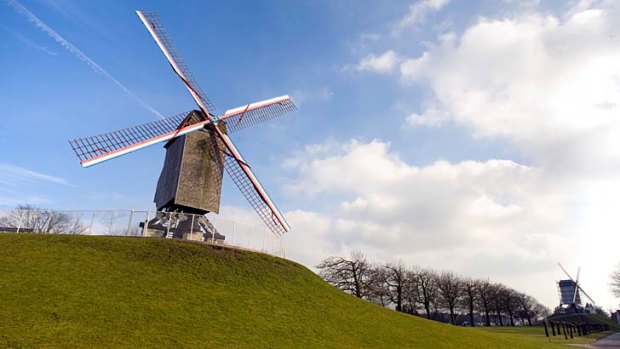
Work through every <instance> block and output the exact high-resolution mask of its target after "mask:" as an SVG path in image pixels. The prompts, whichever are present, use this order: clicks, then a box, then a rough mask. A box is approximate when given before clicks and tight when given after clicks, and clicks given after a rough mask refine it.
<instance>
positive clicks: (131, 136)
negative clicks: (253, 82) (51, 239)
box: [69, 96, 297, 167]
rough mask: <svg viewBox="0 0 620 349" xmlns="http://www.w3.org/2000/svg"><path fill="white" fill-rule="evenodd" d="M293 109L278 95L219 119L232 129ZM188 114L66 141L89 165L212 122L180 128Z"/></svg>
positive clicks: (228, 130)
mask: <svg viewBox="0 0 620 349" xmlns="http://www.w3.org/2000/svg"><path fill="white" fill-rule="evenodd" d="M295 109H297V108H296V107H295V104H293V101H292V100H291V99H290V97H289V96H280V97H276V98H271V99H267V100H264V101H259V102H255V103H250V104H246V105H244V106H241V107H237V108H233V109H229V110H227V111H226V113H224V114H223V115H221V116H220V117H219V119H220V120H226V123H227V125H226V129H227V132H235V131H238V130H241V129H244V128H246V127H250V126H253V125H256V124H258V123H260V122H264V121H267V120H269V119H273V118H275V117H278V116H281V115H283V114H286V113H288V112H291V111H294V110H295ZM189 113H190V112H185V113H181V114H179V115H175V116H171V117H169V118H166V119H163V120H157V121H153V122H148V123H145V124H142V125H138V126H134V127H129V128H125V129H122V130H116V131H112V132H108V133H104V134H100V135H96V136H91V137H86V138H78V139H74V140H71V141H69V143H70V144H71V147H72V148H73V151H74V152H75V155H77V157H78V158H79V159H80V163H81V164H82V166H84V167H89V166H92V165H96V164H98V163H101V162H103V161H106V160H110V159H113V158H115V157H118V156H121V155H125V154H128V153H130V152H133V151H136V150H139V149H142V148H145V147H148V146H151V145H153V144H157V143H159V142H165V141H168V140H170V139H172V138H175V137H179V136H182V135H184V134H187V133H189V132H193V131H196V130H199V129H201V128H203V127H204V126H206V125H208V124H210V123H211V121H209V120H206V121H202V122H197V123H196V122H191V121H189V122H188V123H187V124H186V125H183V126H182V127H179V126H180V125H181V123H182V122H183V121H184V120H186V118H187V115H189Z"/></svg>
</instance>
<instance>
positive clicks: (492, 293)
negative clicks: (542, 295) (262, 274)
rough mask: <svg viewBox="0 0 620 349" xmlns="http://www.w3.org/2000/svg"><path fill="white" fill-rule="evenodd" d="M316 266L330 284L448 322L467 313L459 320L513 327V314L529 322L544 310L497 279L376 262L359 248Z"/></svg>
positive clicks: (530, 298)
mask: <svg viewBox="0 0 620 349" xmlns="http://www.w3.org/2000/svg"><path fill="white" fill-rule="evenodd" d="M317 268H318V269H319V274H320V275H321V277H323V278H324V279H325V280H326V281H327V282H328V283H330V284H332V285H333V286H335V287H337V288H339V289H341V290H343V291H345V292H347V293H350V294H351V295H353V296H355V297H358V298H364V299H367V300H369V301H371V302H373V303H376V304H379V305H382V306H385V307H393V308H394V309H395V310H396V311H400V312H405V313H409V314H414V315H421V314H423V315H424V316H426V318H428V319H434V320H443V321H449V322H450V323H452V324H457V322H458V320H457V319H458V318H459V317H460V318H463V317H464V316H466V318H467V320H466V321H461V323H468V324H470V325H471V326H475V325H476V323H477V322H479V323H480V324H486V325H487V326H490V325H491V324H492V323H493V324H495V325H500V326H504V325H510V326H514V325H515V320H516V319H517V318H518V319H521V320H522V321H523V322H525V321H527V323H528V325H530V326H531V325H532V324H533V323H534V322H535V321H536V320H538V319H540V318H541V317H543V316H545V314H546V313H547V308H546V307H545V306H543V305H541V304H540V303H539V302H538V301H537V300H536V299H534V298H533V297H531V296H529V295H526V294H524V293H522V292H518V291H516V290H514V289H512V288H510V287H507V286H505V285H502V284H499V283H492V282H490V281H488V280H475V279H471V278H467V277H463V276H460V275H457V274H455V273H453V272H436V271H434V270H432V269H428V268H421V267H406V266H405V265H404V264H402V263H385V264H380V265H377V264H373V263H370V262H369V261H368V260H367V258H366V256H365V255H364V254H363V253H361V252H359V251H356V252H353V253H351V256H350V257H349V258H344V257H329V258H326V259H324V260H323V261H322V262H321V263H320V264H319V265H318V266H317ZM444 314H445V315H447V317H448V319H446V318H445V317H444V316H443V315H444ZM476 318H478V319H482V321H480V320H478V321H476ZM505 321H506V323H505Z"/></svg>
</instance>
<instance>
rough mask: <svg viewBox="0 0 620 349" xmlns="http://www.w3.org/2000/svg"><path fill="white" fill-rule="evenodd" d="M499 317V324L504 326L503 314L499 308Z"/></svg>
mask: <svg viewBox="0 0 620 349" xmlns="http://www.w3.org/2000/svg"><path fill="white" fill-rule="evenodd" d="M497 318H498V319H499V325H500V326H504V320H502V314H501V313H500V312H499V310H498V311H497Z"/></svg>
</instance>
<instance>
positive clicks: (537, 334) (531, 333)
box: [475, 326, 612, 344]
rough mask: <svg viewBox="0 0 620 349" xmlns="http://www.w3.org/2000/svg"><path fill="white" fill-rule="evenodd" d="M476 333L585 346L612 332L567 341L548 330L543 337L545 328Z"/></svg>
mask: <svg viewBox="0 0 620 349" xmlns="http://www.w3.org/2000/svg"><path fill="white" fill-rule="evenodd" d="M475 330H476V331H484V332H488V333H500V334H505V335H514V336H519V337H524V336H525V337H528V338H531V339H535V340H538V341H542V342H548V343H557V344H587V343H591V342H593V341H595V340H597V339H600V338H603V337H605V336H608V335H610V334H611V333H612V332H599V333H592V334H589V335H587V336H583V337H579V336H577V333H573V338H572V339H571V338H570V335H569V336H568V339H564V333H562V334H561V335H559V334H558V335H556V336H555V337H554V336H552V334H551V329H549V337H546V336H545V328H544V327H542V326H531V327H530V326H515V327H476V328H475Z"/></svg>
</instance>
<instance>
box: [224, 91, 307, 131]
mask: <svg viewBox="0 0 620 349" xmlns="http://www.w3.org/2000/svg"><path fill="white" fill-rule="evenodd" d="M296 109H297V107H295V104H294V103H293V101H292V100H291V98H290V97H289V96H280V97H276V98H271V99H267V100H264V101H260V102H255V103H250V104H246V105H243V106H241V107H237V108H233V109H229V110H227V111H226V112H225V113H224V114H223V115H221V116H220V120H226V129H227V130H228V131H229V132H234V131H238V130H241V129H244V128H247V127H250V126H254V125H256V124H258V123H261V122H264V121H267V120H270V119H273V118H276V117H278V116H281V115H283V114H286V113H288V112H292V111H295V110H296Z"/></svg>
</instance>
